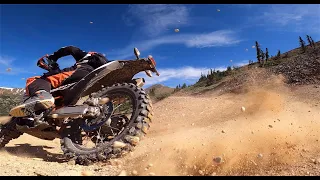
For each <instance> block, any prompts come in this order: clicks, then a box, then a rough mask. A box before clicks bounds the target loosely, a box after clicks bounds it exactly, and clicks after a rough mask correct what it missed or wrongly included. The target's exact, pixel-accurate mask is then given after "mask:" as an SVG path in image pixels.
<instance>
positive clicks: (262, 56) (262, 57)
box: [260, 49, 265, 61]
mask: <svg viewBox="0 0 320 180" xmlns="http://www.w3.org/2000/svg"><path fill="white" fill-rule="evenodd" d="M260 57H261V61H264V58H265V54H264V52H263V51H262V49H260Z"/></svg>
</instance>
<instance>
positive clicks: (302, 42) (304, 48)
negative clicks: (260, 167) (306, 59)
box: [299, 36, 306, 52]
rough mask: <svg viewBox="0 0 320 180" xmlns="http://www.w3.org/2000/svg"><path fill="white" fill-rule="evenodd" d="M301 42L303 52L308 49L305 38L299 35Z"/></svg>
mask: <svg viewBox="0 0 320 180" xmlns="http://www.w3.org/2000/svg"><path fill="white" fill-rule="evenodd" d="M299 42H300V47H301V50H302V52H305V51H306V43H305V42H304V40H303V39H302V38H301V37H300V36H299Z"/></svg>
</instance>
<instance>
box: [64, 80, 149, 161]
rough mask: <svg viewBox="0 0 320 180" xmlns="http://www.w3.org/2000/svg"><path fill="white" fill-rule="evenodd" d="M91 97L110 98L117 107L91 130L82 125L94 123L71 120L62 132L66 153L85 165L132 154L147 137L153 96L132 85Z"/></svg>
mask: <svg viewBox="0 0 320 180" xmlns="http://www.w3.org/2000/svg"><path fill="white" fill-rule="evenodd" d="M91 97H94V98H96V97H101V98H103V97H109V98H110V99H111V100H112V104H113V107H112V108H113V111H112V114H111V117H110V118H108V120H105V121H104V122H105V123H103V124H102V125H100V124H101V123H100V124H99V123H98V124H99V127H98V128H95V129H94V130H92V129H91V130H90V131H88V129H86V128H83V124H82V123H84V122H85V123H87V122H88V121H90V120H85V121H83V120H78V121H77V120H73V121H70V122H69V124H68V125H67V126H69V127H70V128H66V129H65V130H64V131H63V132H62V140H61V148H62V150H63V152H64V154H65V155H66V156H67V157H68V158H73V159H75V160H76V162H77V163H78V164H84V165H87V164H90V163H92V162H96V161H103V160H106V159H109V158H111V157H117V156H119V155H121V154H123V153H125V152H128V151H130V150H131V149H132V148H133V147H134V146H136V145H137V143H138V142H139V141H140V140H141V138H142V137H143V136H144V135H145V134H147V132H148V130H149V128H150V123H151V119H152V116H153V109H152V103H151V100H150V99H149V96H148V95H147V94H146V92H145V91H144V90H143V89H142V88H140V87H138V86H136V85H135V84H132V83H123V84H115V85H113V86H111V87H108V88H104V89H102V90H101V91H99V92H96V93H93V94H91ZM126 100H128V101H126ZM118 104H120V105H118ZM128 109H129V110H128ZM92 122H95V120H92V121H91V122H90V123H91V124H92ZM100 122H101V121H100ZM85 138H89V139H90V141H91V147H86V146H85V145H86V144H87V143H85Z"/></svg>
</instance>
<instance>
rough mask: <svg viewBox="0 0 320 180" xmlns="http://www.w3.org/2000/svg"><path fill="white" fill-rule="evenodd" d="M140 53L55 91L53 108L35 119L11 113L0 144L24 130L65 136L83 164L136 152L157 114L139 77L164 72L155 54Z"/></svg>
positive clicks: (68, 151) (0, 129)
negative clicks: (144, 73) (142, 55)
mask: <svg viewBox="0 0 320 180" xmlns="http://www.w3.org/2000/svg"><path fill="white" fill-rule="evenodd" d="M134 54H135V56H136V59H135V60H115V61H111V62H109V63H107V64H105V65H102V66H100V67H99V68H97V69H95V70H93V71H92V72H91V73H90V74H88V75H86V76H85V77H84V78H82V79H81V80H80V81H78V82H74V83H71V84H67V85H64V86H60V87H58V88H56V89H53V90H51V94H52V95H53V96H54V98H55V106H54V107H53V108H51V109H48V110H45V111H43V112H34V113H33V114H32V115H31V116H30V117H23V118H17V117H10V116H7V119H6V118H5V119H6V120H5V121H3V122H2V125H1V126H0V148H1V147H4V146H5V145H6V144H7V143H9V141H10V140H12V139H16V138H18V137H19V136H20V135H22V134H23V133H27V134H29V135H32V136H34V137H37V138H40V139H44V140H54V139H55V138H60V139H61V140H60V142H61V149H62V151H63V153H64V155H65V156H66V159H69V160H70V159H74V160H75V161H76V163H78V164H82V165H88V164H91V163H93V162H97V161H104V160H107V159H110V158H112V157H119V156H121V155H122V154H125V153H127V152H129V151H130V150H132V149H133V147H134V146H136V145H137V143H138V142H139V141H140V140H141V138H142V137H143V136H144V135H145V134H146V133H147V132H148V130H149V128H150V123H151V119H152V116H153V109H152V102H151V100H150V98H149V96H148V94H147V93H146V92H145V91H144V90H143V89H142V86H143V85H144V84H145V79H144V78H135V79H134V76H135V75H136V74H137V73H139V72H143V71H145V72H146V73H147V75H148V76H149V77H151V76H152V72H153V73H156V75H157V76H159V73H158V71H157V70H156V67H155V66H156V62H155V60H154V59H153V57H152V56H150V55H149V56H148V58H140V57H139V56H140V52H139V50H138V49H137V48H134ZM42 60H43V61H42V63H47V64H48V62H46V61H45V59H44V58H43V59H42ZM47 64H46V65H47ZM26 110H27V109H26ZM2 119H3V118H2Z"/></svg>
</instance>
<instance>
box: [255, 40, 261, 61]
mask: <svg viewBox="0 0 320 180" xmlns="http://www.w3.org/2000/svg"><path fill="white" fill-rule="evenodd" d="M256 50H257V60H258V63H260V62H261V59H260V58H261V54H260V53H261V51H260V45H259V43H258V41H256Z"/></svg>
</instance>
